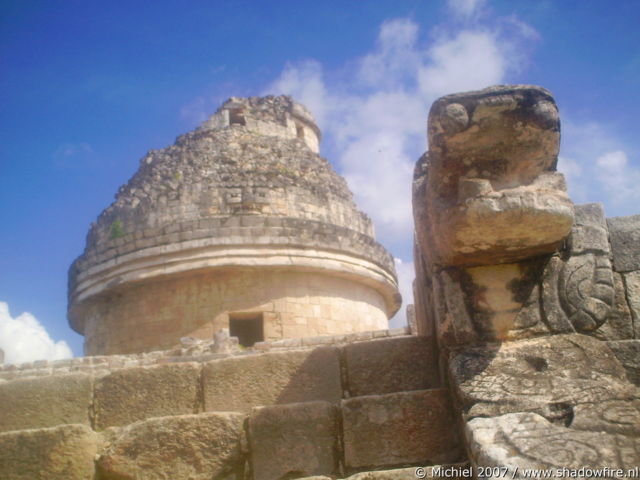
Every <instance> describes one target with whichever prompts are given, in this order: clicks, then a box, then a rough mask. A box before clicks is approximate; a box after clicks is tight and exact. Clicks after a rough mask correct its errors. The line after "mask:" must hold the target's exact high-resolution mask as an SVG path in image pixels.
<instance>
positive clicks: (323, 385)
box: [202, 347, 342, 412]
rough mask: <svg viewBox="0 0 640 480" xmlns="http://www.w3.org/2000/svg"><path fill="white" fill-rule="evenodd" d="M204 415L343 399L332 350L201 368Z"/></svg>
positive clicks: (219, 362)
mask: <svg viewBox="0 0 640 480" xmlns="http://www.w3.org/2000/svg"><path fill="white" fill-rule="evenodd" d="M202 378H203V389H204V409H205V411H229V410H231V411H242V412H249V411H251V409H252V408H253V407H257V406H262V405H274V404H284V403H295V402H308V401H313V400H325V401H329V402H334V403H337V402H339V401H340V399H341V398H342V386H341V383H340V364H339V351H338V349H337V348H336V347H321V348H316V349H314V350H306V351H302V350H300V351H290V352H273V353H265V354H260V355H247V356H244V357H236V358H229V359H223V360H214V361H211V362H209V363H207V364H205V365H204V369H203V374H202Z"/></svg>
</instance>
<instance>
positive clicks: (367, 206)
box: [265, 1, 535, 318]
mask: <svg viewBox="0 0 640 480" xmlns="http://www.w3.org/2000/svg"><path fill="white" fill-rule="evenodd" d="M482 3H483V2H479V1H475V2H473V1H468V2H452V4H455V5H454V6H455V8H456V9H457V10H456V11H457V12H459V13H465V12H467V13H465V15H471V14H473V13H474V12H477V11H478V9H479V8H480V7H481V5H482ZM429 33H430V35H429V36H430V38H431V39H432V40H431V43H428V44H421V43H420V36H421V35H420V29H419V25H418V24H417V23H416V22H414V21H413V20H411V19H408V18H398V19H391V20H387V21H385V22H384V23H383V24H382V25H381V27H380V30H379V33H378V37H377V40H376V43H375V46H374V47H373V48H372V50H371V51H370V52H367V53H366V54H364V55H363V56H361V57H360V58H356V59H353V60H352V61H350V62H348V63H347V64H346V65H345V66H344V67H343V69H341V70H339V71H337V72H335V74H334V75H333V76H331V77H330V78H332V80H331V81H329V80H327V78H329V77H328V75H327V72H325V71H324V70H323V66H322V65H321V64H320V63H318V62H316V61H314V60H307V61H305V62H302V63H300V64H288V65H287V66H286V67H285V68H284V70H283V71H282V73H281V74H280V76H279V78H278V79H276V80H275V81H274V82H273V83H272V84H271V85H269V86H268V88H267V89H266V91H265V93H275V94H290V95H292V96H293V97H294V98H296V99H297V100H299V101H301V102H302V103H304V104H306V105H307V107H309V108H310V110H311V111H312V113H313V114H314V115H315V116H316V117H317V119H318V120H319V123H320V125H321V127H322V128H323V132H324V135H325V140H324V142H323V151H325V150H329V151H330V153H331V155H330V157H331V160H332V161H333V163H334V165H336V167H337V170H338V172H339V173H341V174H342V175H343V176H344V177H345V178H346V180H347V182H348V183H349V187H350V188H351V190H352V191H353V193H354V196H355V200H356V203H357V205H358V207H359V208H360V209H361V210H363V211H364V212H366V213H368V214H369V215H370V216H371V217H372V219H373V221H374V224H375V226H376V232H377V238H378V240H379V241H380V242H381V243H383V244H384V245H385V246H387V248H389V249H390V250H391V251H392V252H393V253H394V254H395V255H396V256H397V257H399V259H400V258H409V257H410V256H411V244H412V241H413V216H412V207H411V182H412V173H413V166H414V164H415V162H416V160H417V159H418V158H419V157H420V155H421V154H422V153H423V152H424V151H425V150H426V120H427V115H428V111H429V108H430V106H431V104H432V103H433V101H434V100H435V99H436V98H437V97H438V96H440V95H444V94H448V93H453V92H456V91H463V90H472V89H479V88H483V87H486V86H489V85H492V84H496V83H502V82H504V81H505V80H506V76H507V75H508V74H509V73H510V72H514V71H517V70H518V69H519V68H520V67H521V65H522V56H521V55H520V56H519V55H511V54H512V53H513V52H515V51H520V50H524V51H526V48H522V46H523V44H524V43H526V42H530V41H532V40H533V37H534V36H535V35H534V33H535V31H534V30H533V29H532V28H531V27H528V26H527V25H526V24H524V23H522V22H520V21H519V20H518V19H517V18H516V17H513V18H508V19H502V20H501V21H499V22H496V23H495V24H494V25H493V27H491V28H489V27H486V28H481V27H478V26H474V28H473V29H469V28H466V29H459V30H458V31H452V30H451V29H440V28H436V29H434V30H433V31H432V32H429ZM330 73H334V72H330ZM397 266H398V268H399V269H400V268H402V273H401V278H405V277H406V276H407V275H408V273H407V272H408V271H411V276H413V273H412V268H413V267H412V264H411V262H402V263H397ZM400 266H401V267H400ZM412 278H413V277H412ZM402 282H404V283H403V285H404V286H403V287H402V288H403V289H404V292H403V293H404V298H405V305H406V303H411V302H412V298H413V295H412V291H411V288H410V281H408V282H407V281H404V280H402ZM403 311H404V307H403ZM402 317H403V318H404V313H402Z"/></svg>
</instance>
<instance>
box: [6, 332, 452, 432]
mask: <svg viewBox="0 0 640 480" xmlns="http://www.w3.org/2000/svg"><path fill="white" fill-rule="evenodd" d="M439 386H440V380H439V378H438V369H437V362H436V359H435V356H434V355H433V353H432V350H431V348H430V344H429V342H428V341H427V339H425V338H424V337H417V336H399V337H389V338H380V339H374V340H369V341H364V342H359V343H350V344H346V345H340V346H336V345H329V346H320V347H315V348H308V349H303V350H287V351H277V352H265V353H252V354H246V355H232V356H225V357H224V358H219V359H214V360H209V361H202V362H199V361H191V362H184V361H183V362H157V363H155V364H153V365H146V366H135V367H125V368H114V369H106V370H105V369H102V370H98V371H92V370H83V371H80V372H68V371H64V372H62V373H61V374H60V373H58V372H57V371H55V370H53V371H52V372H50V374H48V375H40V376H29V375H17V376H16V377H15V378H13V379H11V380H5V381H2V380H0V405H2V406H3V411H2V412H1V413H0V432H1V431H10V430H21V429H27V428H44V427H53V426H56V425H64V424H70V423H79V424H85V425H88V426H90V427H92V428H93V429H94V430H97V431H101V430H103V429H105V428H108V427H112V426H124V425H127V424H130V423H133V422H136V421H139V420H144V419H145V418H151V417H160V416H173V415H186V414H197V413H201V412H209V411H236V412H245V413H248V412H250V411H251V409H252V408H253V407H257V406H268V405H279V404H288V403H297V402H310V401H325V402H329V403H332V404H335V405H338V404H339V403H340V402H341V400H343V399H349V398H352V397H357V396H363V395H377V394H387V393H394V392H403V391H415V390H425V389H430V388H437V387H439Z"/></svg>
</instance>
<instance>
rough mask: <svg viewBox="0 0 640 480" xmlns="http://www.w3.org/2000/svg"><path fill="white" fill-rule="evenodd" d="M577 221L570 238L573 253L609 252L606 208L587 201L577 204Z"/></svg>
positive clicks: (569, 244) (570, 248) (569, 242)
mask: <svg viewBox="0 0 640 480" xmlns="http://www.w3.org/2000/svg"><path fill="white" fill-rule="evenodd" d="M574 211H575V222H574V224H573V227H572V228H571V235H570V236H569V238H568V246H569V251H570V252H571V255H579V254H582V253H587V252H592V253H594V252H595V253H604V254H607V255H608V254H609V252H610V251H611V247H610V245H609V232H608V230H607V221H606V219H605V216H604V209H603V208H602V205H601V204H599V203H585V204H583V205H576V206H575V209H574Z"/></svg>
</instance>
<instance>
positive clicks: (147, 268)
mask: <svg viewBox="0 0 640 480" xmlns="http://www.w3.org/2000/svg"><path fill="white" fill-rule="evenodd" d="M230 240H233V238H232V239H230ZM279 267H282V268H285V267H286V268H287V270H288V271H307V272H317V273H324V274H327V275H332V276H338V277H342V278H348V279H350V280H353V281H355V282H358V283H361V284H364V285H367V286H369V287H371V288H373V289H374V290H376V291H377V292H379V293H380V294H381V295H382V296H383V298H384V300H385V305H386V308H387V313H388V315H389V316H390V317H391V316H393V315H394V314H395V312H396V311H397V310H398V308H400V304H401V299H400V297H399V295H398V294H397V293H396V292H397V288H398V287H397V281H396V278H395V276H394V275H393V274H392V272H390V271H388V270H386V269H384V268H382V267H380V266H379V265H377V264H375V263H373V262H371V261H369V260H368V259H365V258H358V257H354V256H351V255H345V254H343V253H339V252H336V251H331V250H327V249H311V248H305V247H302V246H298V247H296V246H291V245H287V246H275V245H258V244H251V245H229V246H226V245H215V244H211V242H209V241H202V240H198V241H192V242H182V243H180V244H171V245H163V246H158V247H152V248H148V249H144V250H140V251H137V252H133V253H130V254H127V255H123V256H122V257H119V258H117V259H113V260H110V261H108V262H105V263H103V264H100V265H95V266H93V267H91V268H89V269H87V270H85V271H83V272H82V273H80V274H79V275H78V276H77V277H76V279H75V284H74V287H73V290H70V292H71V293H70V296H71V298H70V304H71V305H73V307H72V308H71V309H70V312H69V319H70V322H71V326H72V327H73V328H74V329H75V330H77V331H82V330H83V327H82V325H80V324H79V318H80V317H79V316H78V315H76V314H75V311H76V309H77V308H78V307H79V306H80V304H81V303H82V302H85V301H87V300H88V299H89V298H90V297H93V296H96V295H98V294H100V293H102V292H104V291H106V290H109V289H112V288H114V287H119V286H121V285H124V284H130V283H132V282H136V281H141V280H149V279H153V278H160V277H165V276H168V275H178V274H181V273H185V272H190V271H194V270H203V271H204V270H208V269H214V268H215V269H220V268H234V269H238V268H271V269H273V268H279Z"/></svg>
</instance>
